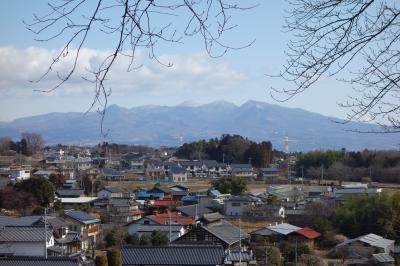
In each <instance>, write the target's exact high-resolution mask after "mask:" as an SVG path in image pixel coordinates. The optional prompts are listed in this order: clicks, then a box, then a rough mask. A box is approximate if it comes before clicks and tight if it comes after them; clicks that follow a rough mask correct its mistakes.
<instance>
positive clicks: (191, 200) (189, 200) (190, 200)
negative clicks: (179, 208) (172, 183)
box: [181, 195, 200, 205]
mask: <svg viewBox="0 0 400 266" xmlns="http://www.w3.org/2000/svg"><path fill="white" fill-rule="evenodd" d="M181 201H182V203H183V204H184V205H192V204H197V203H199V201H200V197H199V196H197V195H186V196H183V197H182V198H181Z"/></svg>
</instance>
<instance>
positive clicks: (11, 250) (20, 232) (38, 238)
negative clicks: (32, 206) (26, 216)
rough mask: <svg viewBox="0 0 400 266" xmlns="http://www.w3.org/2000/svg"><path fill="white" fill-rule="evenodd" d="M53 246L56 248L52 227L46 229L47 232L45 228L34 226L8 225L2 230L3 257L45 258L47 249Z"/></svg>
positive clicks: (0, 240) (1, 251)
mask: <svg viewBox="0 0 400 266" xmlns="http://www.w3.org/2000/svg"><path fill="white" fill-rule="evenodd" d="M45 232H46V234H45ZM44 243H46V245H45V244H44ZM51 246H54V237H53V230H52V228H51V227H48V228H46V231H45V227H44V226H32V225H29V226H12V225H7V226H4V227H3V228H1V229H0V254H2V255H12V256H45V254H46V252H47V248H49V247H51Z"/></svg>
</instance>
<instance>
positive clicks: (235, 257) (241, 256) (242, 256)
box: [225, 252, 253, 262]
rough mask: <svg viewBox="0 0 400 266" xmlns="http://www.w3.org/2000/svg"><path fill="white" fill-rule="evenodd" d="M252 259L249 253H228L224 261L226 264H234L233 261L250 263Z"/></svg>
mask: <svg viewBox="0 0 400 266" xmlns="http://www.w3.org/2000/svg"><path fill="white" fill-rule="evenodd" d="M252 259H253V257H252V256H251V254H250V253H247V252H242V253H239V252H230V253H229V254H228V255H227V256H226V259H225V261H227V262H234V261H240V260H241V261H251V260H252Z"/></svg>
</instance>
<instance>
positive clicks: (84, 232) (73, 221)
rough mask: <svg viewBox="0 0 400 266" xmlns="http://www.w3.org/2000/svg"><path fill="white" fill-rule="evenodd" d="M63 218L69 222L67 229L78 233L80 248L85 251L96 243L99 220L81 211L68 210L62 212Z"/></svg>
mask: <svg viewBox="0 0 400 266" xmlns="http://www.w3.org/2000/svg"><path fill="white" fill-rule="evenodd" d="M64 218H65V220H66V221H67V222H68V223H69V227H68V229H69V230H71V231H75V232H78V233H79V236H80V238H81V239H82V241H81V250H82V251H83V252H87V251H88V250H90V249H92V248H94V247H95V245H96V240H97V235H98V233H99V226H100V220H99V219H97V218H96V217H93V216H91V215H89V214H87V213H86V212H83V211H75V210H69V211H65V212H64Z"/></svg>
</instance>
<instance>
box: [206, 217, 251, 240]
mask: <svg viewBox="0 0 400 266" xmlns="http://www.w3.org/2000/svg"><path fill="white" fill-rule="evenodd" d="M203 228H204V229H205V230H206V231H207V232H209V233H211V234H213V235H214V236H216V237H217V238H219V239H220V240H222V241H223V242H225V243H226V244H228V245H232V244H234V243H236V242H238V241H239V233H240V229H239V227H237V226H236V225H233V224H231V223H229V222H227V221H225V220H220V221H218V222H215V223H211V224H208V225H206V226H203ZM240 235H241V238H242V239H245V238H248V237H250V235H249V234H247V233H246V232H243V231H242V232H241V233H240Z"/></svg>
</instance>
